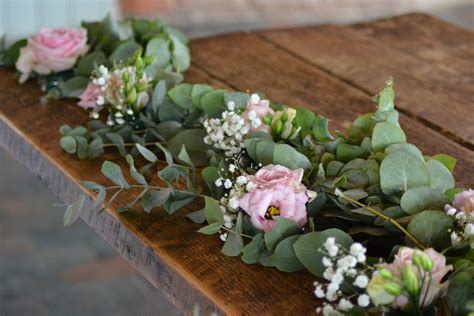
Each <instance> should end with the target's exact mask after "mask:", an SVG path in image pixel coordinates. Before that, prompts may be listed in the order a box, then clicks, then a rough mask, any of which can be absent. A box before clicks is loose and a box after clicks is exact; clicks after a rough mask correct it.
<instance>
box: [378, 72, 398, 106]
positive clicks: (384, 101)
mask: <svg viewBox="0 0 474 316" xmlns="http://www.w3.org/2000/svg"><path fill="white" fill-rule="evenodd" d="M376 102H377V104H378V110H379V111H390V110H393V109H394V108H395V92H394V91H393V81H392V80H391V79H389V80H388V81H387V83H386V86H385V88H383V89H382V90H381V91H380V92H379V94H378V95H377V96H376Z"/></svg>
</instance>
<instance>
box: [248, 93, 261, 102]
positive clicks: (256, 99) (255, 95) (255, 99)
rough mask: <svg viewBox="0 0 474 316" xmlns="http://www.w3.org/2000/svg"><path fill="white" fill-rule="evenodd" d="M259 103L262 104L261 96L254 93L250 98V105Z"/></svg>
mask: <svg viewBox="0 0 474 316" xmlns="http://www.w3.org/2000/svg"><path fill="white" fill-rule="evenodd" d="M258 102H260V96H259V95H258V94H256V93H253V94H252V95H251V96H250V103H258Z"/></svg>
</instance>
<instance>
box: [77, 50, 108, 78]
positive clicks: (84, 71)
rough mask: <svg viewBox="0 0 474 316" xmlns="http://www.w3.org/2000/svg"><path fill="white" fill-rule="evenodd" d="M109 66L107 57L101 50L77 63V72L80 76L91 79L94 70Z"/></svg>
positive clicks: (89, 54) (91, 53)
mask: <svg viewBox="0 0 474 316" xmlns="http://www.w3.org/2000/svg"><path fill="white" fill-rule="evenodd" d="M106 64H107V57H106V56H105V54H104V53H103V52H102V51H100V50H95V51H93V52H90V53H88V54H87V55H85V56H84V57H82V58H81V59H79V61H78V62H77V66H76V70H77V73H78V74H79V75H80V76H84V77H87V78H88V77H90V76H91V75H92V72H93V71H94V69H96V68H98V67H99V66H100V65H106Z"/></svg>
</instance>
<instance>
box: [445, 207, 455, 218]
mask: <svg viewBox="0 0 474 316" xmlns="http://www.w3.org/2000/svg"><path fill="white" fill-rule="evenodd" d="M456 212H457V210H456V209H455V208H454V207H451V208H449V209H448V210H447V211H446V213H447V214H448V215H449V216H454V215H456Z"/></svg>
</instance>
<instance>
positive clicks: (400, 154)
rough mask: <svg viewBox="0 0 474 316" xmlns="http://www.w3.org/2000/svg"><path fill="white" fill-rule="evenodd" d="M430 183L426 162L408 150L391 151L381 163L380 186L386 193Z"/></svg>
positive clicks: (394, 192)
mask: <svg viewBox="0 0 474 316" xmlns="http://www.w3.org/2000/svg"><path fill="white" fill-rule="evenodd" d="M429 185H430V174H429V172H428V169H427V168H426V166H425V163H424V162H422V161H420V159H418V158H417V157H415V156H413V155H411V154H409V153H407V152H404V151H395V152H393V153H390V154H388V155H387V157H385V159H384V160H383V161H382V164H381V165H380V186H381V188H382V191H383V193H385V194H388V195H391V194H396V193H399V192H406V191H408V190H409V189H411V188H416V187H422V186H429Z"/></svg>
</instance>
